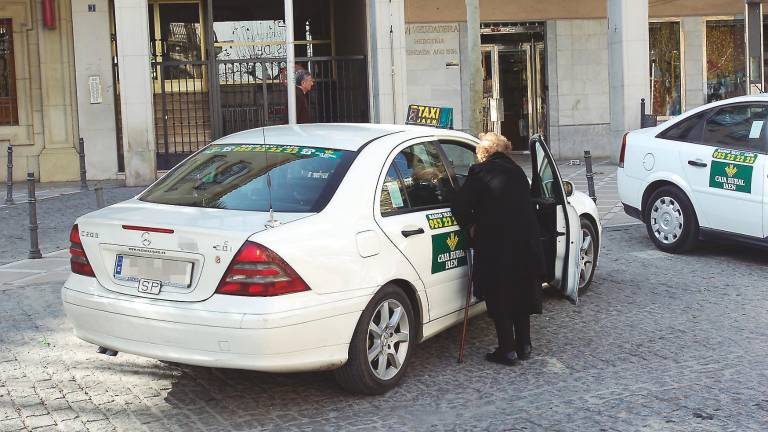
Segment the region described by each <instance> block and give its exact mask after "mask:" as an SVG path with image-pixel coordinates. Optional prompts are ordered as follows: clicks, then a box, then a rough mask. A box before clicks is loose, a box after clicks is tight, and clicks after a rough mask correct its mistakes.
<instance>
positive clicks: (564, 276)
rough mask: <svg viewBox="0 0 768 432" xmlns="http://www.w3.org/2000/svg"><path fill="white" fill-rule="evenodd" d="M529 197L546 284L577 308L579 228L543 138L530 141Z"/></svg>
mask: <svg viewBox="0 0 768 432" xmlns="http://www.w3.org/2000/svg"><path fill="white" fill-rule="evenodd" d="M529 144H530V149H531V162H532V172H533V176H532V178H531V195H532V197H533V200H534V203H535V204H536V214H537V216H538V220H539V227H540V228H541V242H542V248H543V250H544V255H545V259H546V264H547V268H548V271H549V274H548V279H549V280H548V281H547V282H549V284H550V285H551V286H554V287H556V288H559V289H560V290H561V291H562V293H563V295H564V296H565V297H566V298H568V300H570V301H571V303H574V304H576V303H577V302H578V292H579V270H580V262H579V245H580V244H581V235H582V234H581V225H580V223H579V215H578V213H577V212H576V209H574V208H573V206H571V205H570V204H569V203H568V200H567V197H566V194H565V188H564V187H563V180H562V177H561V176H560V172H559V171H558V169H557V164H555V161H554V159H553V158H552V154H551V153H550V152H549V148H548V147H547V144H546V143H545V142H544V138H542V136H541V135H539V134H537V135H534V136H533V137H531V140H530V143H529Z"/></svg>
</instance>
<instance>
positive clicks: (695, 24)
mask: <svg viewBox="0 0 768 432" xmlns="http://www.w3.org/2000/svg"><path fill="white" fill-rule="evenodd" d="M680 21H681V24H680V25H681V26H682V33H683V42H684V44H685V47H684V49H683V52H684V53H685V59H684V61H685V66H684V67H683V73H685V89H683V92H684V93H685V105H684V106H683V110H684V111H688V110H691V109H693V108H696V107H699V106H701V105H704V104H705V103H706V102H707V101H706V99H707V78H706V77H705V76H704V65H705V63H704V61H705V58H704V40H705V39H704V32H705V25H704V18H703V17H686V18H681V20H680Z"/></svg>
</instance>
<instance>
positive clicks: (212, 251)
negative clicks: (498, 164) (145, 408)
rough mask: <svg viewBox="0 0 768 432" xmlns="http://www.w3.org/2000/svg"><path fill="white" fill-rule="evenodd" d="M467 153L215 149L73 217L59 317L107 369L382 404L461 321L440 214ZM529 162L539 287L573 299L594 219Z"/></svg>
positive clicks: (343, 143)
mask: <svg viewBox="0 0 768 432" xmlns="http://www.w3.org/2000/svg"><path fill="white" fill-rule="evenodd" d="M476 144H477V140H476V139H475V138H473V137H471V136H469V135H466V134H464V133H460V132H454V131H447V130H440V129H433V128H426V127H413V126H394V125H304V126H293V127H292V126H276V127H268V128H263V129H256V130H251V131H246V132H241V133H237V134H234V135H230V136H228V137H225V138H222V139H220V140H218V141H215V142H214V143H212V144H210V145H209V146H207V147H205V148H203V149H202V150H200V151H199V152H197V153H195V154H194V155H192V156H191V157H189V158H188V159H187V160H186V161H184V162H182V163H181V164H180V165H178V166H177V167H176V168H174V169H173V170H172V171H170V172H169V173H168V174H166V175H165V176H164V177H163V178H161V179H160V180H158V181H157V182H156V183H155V184H154V185H152V186H150V187H149V188H148V189H147V190H146V191H144V192H143V193H141V194H140V195H139V196H137V197H136V198H133V199H131V200H128V201H125V202H123V203H119V204H116V205H113V206H111V207H108V208H104V209H101V210H98V211H96V212H93V213H90V214H88V215H85V216H82V217H81V218H79V219H78V220H77V221H76V225H75V226H74V227H73V228H72V232H71V243H72V244H71V248H70V251H71V256H72V258H71V263H72V275H71V276H70V277H69V279H68V280H67V281H66V283H65V285H64V287H63V289H62V297H63V301H64V308H65V311H66V314H67V316H68V317H69V319H70V321H71V322H72V324H73V327H74V331H75V334H76V335H77V336H78V337H79V338H81V339H83V340H85V341H87V342H90V343H93V344H95V345H98V346H99V351H100V352H102V353H106V354H110V355H115V354H116V353H117V352H120V351H122V352H127V353H132V354H137V355H140V356H146V357H150V358H155V359H160V360H166V361H173V362H179V363H185V364H191V365H200V366H210V367H223V368H239V369H250V370H258V371H268V372H292V371H309V370H327V369H335V370H336V376H337V378H338V381H339V383H340V384H341V385H342V386H343V387H345V388H347V389H349V390H351V391H355V392H362V393H369V394H376V393H382V392H385V391H387V390H389V389H390V388H392V387H393V386H395V385H396V384H397V383H398V381H399V380H400V379H401V378H402V376H403V373H404V371H405V369H406V367H407V365H408V362H409V359H410V358H411V357H412V355H411V354H412V352H413V350H414V348H415V344H416V343H418V342H421V341H423V340H425V339H426V338H429V337H431V336H433V335H435V334H437V333H438V332H440V331H441V330H444V329H446V328H448V327H450V326H453V325H455V324H457V323H459V322H461V320H462V317H463V313H462V310H463V307H464V306H465V293H466V289H467V278H468V270H467V269H468V257H467V253H466V251H465V250H464V247H465V246H464V238H463V236H462V231H461V230H459V227H458V226H456V221H455V219H454V218H453V217H452V215H451V213H450V201H451V196H452V194H453V193H454V191H455V190H456V188H458V187H459V186H460V185H461V184H462V181H463V179H464V178H465V176H466V174H467V172H468V169H469V166H470V165H471V164H473V163H474V162H475V151H474V148H475V145H476ZM531 157H532V163H533V165H532V166H533V167H535V169H534V170H533V173H532V178H531V181H532V193H533V194H534V195H535V198H536V203H537V207H538V212H539V215H540V220H541V225H542V231H543V238H542V242H543V243H544V247H545V250H546V251H547V254H548V260H549V268H550V271H549V281H548V282H549V285H551V286H552V287H554V288H557V289H560V290H561V291H562V292H563V294H564V295H565V296H567V297H568V298H570V299H571V300H572V301H574V302H575V301H576V299H577V297H578V293H579V290H580V289H581V290H583V289H585V288H586V287H587V286H588V285H589V283H590V282H591V280H592V277H593V275H594V271H595V268H596V265H597V257H598V251H599V243H600V224H599V222H598V221H599V219H598V214H597V209H596V207H595V205H594V203H593V202H592V201H591V200H590V199H589V198H588V197H587V196H586V195H584V194H582V193H580V192H576V191H573V185H572V184H570V183H569V182H563V181H562V180H561V178H560V175H559V173H558V170H557V166H556V164H555V163H554V162H553V160H552V157H551V155H550V153H549V151H548V149H547V147H546V145H545V144H544V142H543V140H541V139H540V138H536V139H534V140H532V144H531ZM483 310H484V304H483V303H478V302H475V304H474V305H473V306H472V308H471V313H472V314H477V313H479V312H482V311H483Z"/></svg>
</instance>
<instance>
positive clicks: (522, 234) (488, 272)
mask: <svg viewBox="0 0 768 432" xmlns="http://www.w3.org/2000/svg"><path fill="white" fill-rule="evenodd" d="M511 150H512V146H511V145H510V143H509V141H507V139H506V138H504V136H502V135H499V134H496V133H487V134H482V135H480V145H479V146H478V147H477V158H478V160H479V162H478V163H477V164H475V165H473V166H472V167H470V169H469V175H468V176H467V179H466V182H465V183H464V185H463V187H462V188H461V189H460V190H459V191H458V192H457V194H456V197H455V199H454V203H453V215H454V216H455V217H456V219H457V221H458V222H459V225H460V226H461V227H462V228H464V229H465V230H466V231H467V232H468V233H469V235H470V241H471V244H472V245H473V247H474V250H475V257H476V258H475V260H476V261H475V266H474V269H475V271H474V276H475V277H474V282H475V287H476V295H477V296H478V297H479V298H481V299H484V300H485V303H486V306H487V307H488V314H489V315H490V317H491V319H493V322H494V324H495V326H496V334H497V336H498V340H499V346H498V348H497V349H496V350H495V351H494V352H492V353H488V354H486V359H487V360H488V361H491V362H495V363H501V364H504V365H510V366H511V365H514V364H516V363H517V360H518V359H520V360H527V359H528V358H530V355H531V336H530V315H531V314H534V313H536V314H540V313H541V275H543V274H545V273H544V257H543V253H542V247H541V241H540V238H539V225H538V221H537V219H536V210H535V208H534V204H533V202H532V201H531V192H530V184H529V182H528V177H527V176H526V175H525V172H524V171H523V170H522V168H520V166H519V165H517V164H516V163H515V162H514V161H513V160H512V159H511V158H510V157H509V153H510V151H511Z"/></svg>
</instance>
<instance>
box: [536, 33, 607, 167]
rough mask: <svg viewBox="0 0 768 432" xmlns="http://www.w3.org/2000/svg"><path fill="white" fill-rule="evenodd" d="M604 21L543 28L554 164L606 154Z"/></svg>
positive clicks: (605, 35) (605, 49) (605, 50)
mask: <svg viewBox="0 0 768 432" xmlns="http://www.w3.org/2000/svg"><path fill="white" fill-rule="evenodd" d="M606 27H607V21H606V20H604V19H584V20H553V21H548V22H547V42H546V43H547V64H548V74H547V75H548V77H547V79H548V82H549V97H548V101H549V107H548V111H549V125H550V127H549V135H550V138H549V140H550V143H549V144H550V147H551V148H552V150H553V153H554V156H555V157H556V158H558V159H571V158H578V157H581V156H582V155H583V154H584V150H591V151H592V154H593V155H595V156H609V155H610V152H611V143H610V138H609V135H610V134H609V132H610V121H611V119H610V102H609V93H608V92H609V87H608V35H607V32H606V31H605V29H606Z"/></svg>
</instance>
